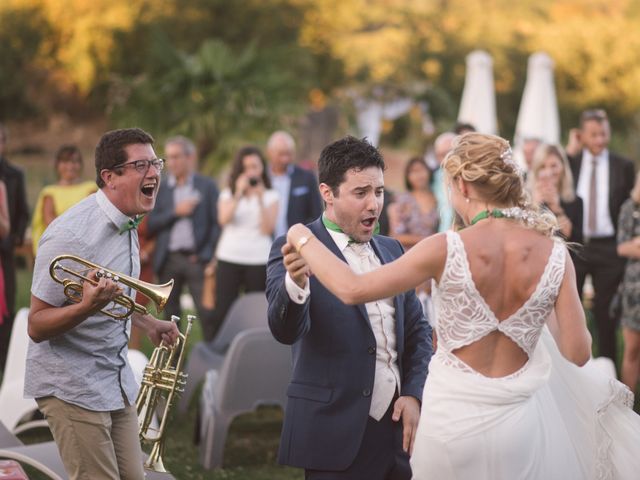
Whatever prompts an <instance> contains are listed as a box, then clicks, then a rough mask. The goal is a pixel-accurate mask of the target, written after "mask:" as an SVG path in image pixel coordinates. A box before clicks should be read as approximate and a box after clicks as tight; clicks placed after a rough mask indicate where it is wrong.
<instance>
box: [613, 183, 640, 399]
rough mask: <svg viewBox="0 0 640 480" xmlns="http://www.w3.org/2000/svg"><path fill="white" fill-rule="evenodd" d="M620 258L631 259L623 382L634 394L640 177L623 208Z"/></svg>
mask: <svg viewBox="0 0 640 480" xmlns="http://www.w3.org/2000/svg"><path fill="white" fill-rule="evenodd" d="M618 255H620V256H621V257H626V258H627V266H626V268H625V271H624V278H623V280H622V285H620V290H619V292H620V294H621V296H622V298H621V299H622V315H621V319H620V323H621V324H622V337H623V338H624V354H623V357H622V371H621V380H622V381H623V382H624V383H625V384H626V385H627V386H628V387H629V388H630V389H631V390H632V391H634V390H635V389H636V386H637V384H638V379H639V378H640V174H638V176H637V177H636V183H635V186H634V187H633V190H631V198H629V200H627V201H626V202H625V203H623V204H622V208H621V209H620V216H619V217H618Z"/></svg>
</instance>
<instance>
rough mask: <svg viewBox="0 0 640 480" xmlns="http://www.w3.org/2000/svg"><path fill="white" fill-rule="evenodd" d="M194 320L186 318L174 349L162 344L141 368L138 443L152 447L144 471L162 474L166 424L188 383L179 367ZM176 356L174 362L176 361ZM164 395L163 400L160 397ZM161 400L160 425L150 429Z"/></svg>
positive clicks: (137, 402) (163, 470)
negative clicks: (177, 397) (183, 329)
mask: <svg viewBox="0 0 640 480" xmlns="http://www.w3.org/2000/svg"><path fill="white" fill-rule="evenodd" d="M194 319H195V316H193V315H187V328H186V330H185V332H184V334H182V333H179V334H178V340H177V341H176V343H175V345H173V346H168V345H165V344H164V342H162V343H161V344H160V346H159V347H156V349H155V350H154V351H153V353H152V354H151V359H150V360H149V363H148V364H147V366H146V367H145V368H144V373H143V375H142V385H141V387H140V393H138V398H137V399H136V409H137V411H138V422H139V424H140V441H141V442H142V443H143V444H145V443H147V444H151V445H152V447H151V453H150V454H149V458H148V459H147V461H146V462H145V464H144V468H146V469H147V470H153V471H155V472H162V473H165V472H166V470H165V468H164V462H163V460H162V456H163V454H164V447H165V440H166V433H167V432H166V428H167V422H168V420H169V411H170V408H171V406H172V404H173V402H174V400H175V398H176V396H177V395H179V394H180V393H182V392H183V391H184V388H183V387H184V386H185V384H186V383H187V382H186V379H187V375H186V374H185V373H184V372H182V364H183V362H184V356H185V351H186V349H185V346H186V344H187V339H188V338H189V333H190V332H191V325H192V324H193V320H194ZM178 320H179V317H176V316H173V317H171V321H172V322H177V321H178ZM176 352H178V353H177V358H176ZM163 394H166V398H164V397H163ZM163 398H164V406H163V407H162V415H161V416H160V425H159V426H158V427H154V426H152V422H153V420H154V415H155V412H156V410H157V408H158V406H159V402H160V400H161V399H163Z"/></svg>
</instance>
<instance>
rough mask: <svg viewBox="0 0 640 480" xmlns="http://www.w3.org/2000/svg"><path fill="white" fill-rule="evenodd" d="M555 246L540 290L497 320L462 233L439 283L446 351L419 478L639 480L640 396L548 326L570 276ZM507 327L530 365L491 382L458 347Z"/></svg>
mask: <svg viewBox="0 0 640 480" xmlns="http://www.w3.org/2000/svg"><path fill="white" fill-rule="evenodd" d="M565 255H566V247H565V246H564V245H563V244H561V243H559V242H558V243H556V244H555V245H554V247H553V250H552V253H551V255H550V257H549V260H548V263H547V265H546V267H545V270H544V273H543V274H542V277H541V278H540V281H539V283H538V286H537V288H536V290H535V292H534V293H533V295H532V296H531V297H530V298H529V300H527V302H525V304H524V305H523V306H522V307H521V308H520V309H518V311H516V313H514V314H513V315H511V316H510V317H509V318H507V319H505V320H502V321H498V319H497V318H496V317H495V315H494V314H493V312H492V311H491V310H490V308H489V307H488V305H487V304H486V302H485V301H484V299H483V298H482V297H481V296H480V294H479V292H478V291H477V289H476V287H475V285H474V283H473V279H472V278H471V273H470V270H469V264H468V260H467V257H466V252H465V250H464V244H463V242H462V240H461V238H460V236H459V235H458V234H457V233H454V232H448V233H447V261H446V265H445V269H444V272H443V274H442V278H441V279H440V282H439V284H438V285H436V286H434V290H433V291H434V295H433V297H434V306H435V311H436V315H437V322H438V323H437V331H438V350H437V352H436V354H435V355H434V356H433V358H432V360H431V363H430V364H429V375H428V377H427V382H426V384H425V389H424V395H423V404H422V412H421V416H420V423H419V426H418V431H417V434H416V442H415V446H414V451H413V455H412V457H411V466H412V469H413V475H414V479H415V480H433V479H438V480H453V479H456V480H458V479H459V480H464V479H473V480H514V479H522V480H525V479H526V480H554V479H558V480H593V479H597V480H632V479H636V478H640V417H639V416H638V415H636V414H635V413H634V412H633V411H632V410H631V405H632V402H633V395H632V393H631V392H630V391H629V389H628V388H627V387H626V386H624V385H623V384H621V383H620V382H618V381H617V380H615V379H612V378H609V377H606V376H605V375H603V374H602V373H601V371H600V370H599V369H598V368H596V367H595V366H594V365H591V363H590V362H589V363H587V365H585V366H584V367H582V368H580V367H577V366H576V365H574V364H572V363H570V362H568V361H567V360H566V359H564V357H563V356H562V355H561V353H560V352H559V350H558V348H557V346H556V344H555V341H554V339H553V337H552V336H551V333H550V332H549V329H548V328H547V327H546V325H545V322H546V319H547V318H548V316H549V314H550V312H551V311H552V310H553V308H554V305H555V300H556V298H557V295H558V290H559V288H560V284H561V282H562V278H563V276H564V264H565ZM495 330H498V331H500V332H502V333H503V334H504V335H506V336H508V337H509V338H510V339H511V340H513V341H514V342H515V343H517V344H518V345H519V346H520V347H521V348H522V349H523V350H524V351H525V352H526V353H527V354H528V355H529V360H528V362H527V363H526V364H525V365H524V366H523V367H522V368H521V369H520V370H518V371H517V372H515V373H513V374H511V375H508V376H506V377H502V378H489V377H486V376H483V375H482V374H480V373H478V372H476V371H475V370H473V369H472V368H471V367H470V366H468V365H466V364H465V363H463V362H462V361H461V360H460V359H458V358H457V357H456V356H455V355H454V354H453V353H452V352H453V351H455V350H456V349H458V348H460V347H462V346H464V345H468V344H470V343H473V342H475V341H477V340H479V339H480V338H482V337H484V336H485V335H487V334H488V333H490V332H493V331H495Z"/></svg>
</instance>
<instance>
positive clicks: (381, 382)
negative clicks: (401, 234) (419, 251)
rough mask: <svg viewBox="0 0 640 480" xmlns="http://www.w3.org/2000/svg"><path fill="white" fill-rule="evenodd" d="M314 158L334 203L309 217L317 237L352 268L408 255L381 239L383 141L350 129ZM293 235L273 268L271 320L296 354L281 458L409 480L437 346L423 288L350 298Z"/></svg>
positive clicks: (326, 471)
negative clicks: (317, 268)
mask: <svg viewBox="0 0 640 480" xmlns="http://www.w3.org/2000/svg"><path fill="white" fill-rule="evenodd" d="M318 165H319V174H320V182H321V184H320V189H321V192H322V198H323V200H324V201H325V202H326V211H325V213H324V214H323V215H322V216H321V217H320V218H318V219H316V220H315V221H314V222H312V223H311V224H309V228H310V229H311V230H312V231H313V233H314V235H315V236H316V237H317V238H318V239H319V240H320V241H321V242H323V243H324V244H325V245H326V246H327V247H329V248H330V249H331V250H332V251H333V252H334V253H335V254H336V255H337V256H338V257H339V258H341V259H342V260H343V261H345V262H347V263H348V264H349V265H350V266H351V268H353V269H354V270H356V271H368V270H372V269H374V268H377V267H378V266H380V265H381V264H384V263H387V262H390V261H393V260H394V259H396V258H398V257H399V256H400V255H402V253H403V251H402V247H401V246H400V244H399V243H398V242H397V241H396V240H393V239H391V238H388V237H383V236H379V235H374V232H375V226H376V220H377V218H378V216H379V214H380V211H381V209H382V203H383V196H384V193H383V192H384V184H383V174H382V172H383V170H384V161H383V159H382V156H381V155H380V153H379V152H378V151H377V150H376V148H375V147H373V146H372V145H370V144H369V143H367V142H366V141H363V140H358V139H355V138H353V137H347V138H345V139H342V140H339V141H337V142H335V143H333V144H331V145H329V146H328V147H326V148H325V149H324V150H323V152H322V154H321V156H320V160H319V164H318ZM285 241H286V240H285V237H280V238H278V239H277V240H276V241H275V243H274V245H273V247H272V250H271V255H270V258H269V264H268V266H267V298H268V301H269V310H268V318H269V327H270V328H271V332H272V333H273V336H274V337H275V338H276V339H277V340H278V341H280V342H282V343H285V344H290V345H292V353H293V376H292V379H291V383H290V384H289V387H288V389H287V396H288V401H287V407H286V411H285V417H284V425H283V430H282V437H281V442H280V452H279V461H280V463H282V464H287V465H292V466H296V467H301V468H304V469H305V478H306V479H317V480H319V479H323V480H329V479H331V480H333V479H341V480H347V479H353V480H356V479H367V480H392V479H393V480H396V479H397V480H405V479H406V480H408V479H410V478H411V469H410V467H409V462H408V459H409V452H410V451H411V448H412V443H413V438H414V435H415V428H416V427H417V422H418V418H419V408H420V407H419V402H420V401H421V398H422V390H423V388H424V383H425V380H426V375H427V368H428V362H429V359H430V358H431V353H432V345H431V329H430V328H429V325H428V323H427V322H426V320H425V317H424V314H423V312H422V308H421V306H420V303H419V301H418V299H417V297H416V295H415V292H414V291H409V292H405V293H404V294H402V295H398V296H396V297H394V298H389V299H385V300H381V301H377V302H371V303H368V304H366V305H355V306H348V305H345V304H343V303H342V302H341V301H340V300H339V299H338V298H337V297H335V296H334V295H333V294H331V293H330V292H329V291H328V290H327V289H326V288H325V287H324V286H323V285H322V284H321V283H320V282H318V281H317V280H316V279H315V278H314V277H313V276H310V277H309V275H308V274H309V272H308V271H307V269H306V264H305V263H304V260H303V259H302V257H300V255H298V254H297V253H295V252H293V251H291V250H290V249H288V248H287V247H288V246H287V245H285ZM283 245H284V247H283ZM362 254H364V255H366V258H363V257H362V256H361V255H362Z"/></svg>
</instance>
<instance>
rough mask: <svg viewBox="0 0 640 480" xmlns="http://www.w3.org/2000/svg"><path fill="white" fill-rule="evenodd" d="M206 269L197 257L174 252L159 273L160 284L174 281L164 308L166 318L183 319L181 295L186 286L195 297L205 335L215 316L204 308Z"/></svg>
mask: <svg viewBox="0 0 640 480" xmlns="http://www.w3.org/2000/svg"><path fill="white" fill-rule="evenodd" d="M204 267H205V265H204V264H203V263H202V262H201V261H200V260H199V259H198V258H197V257H196V256H195V255H189V254H186V253H179V252H173V253H169V255H168V256H167V260H166V261H165V262H164V265H163V266H162V269H161V270H160V272H159V273H158V278H159V280H160V283H165V282H168V281H169V280H171V279H172V278H173V280H174V284H173V290H172V291H171V295H169V300H168V301H167V304H166V306H165V308H164V312H165V315H166V318H171V315H177V316H178V317H180V318H182V310H181V308H180V295H181V294H182V290H183V288H184V286H185V285H186V286H187V287H188V288H189V293H190V294H191V296H192V297H193V303H194V304H195V306H196V311H197V314H198V318H199V319H200V322H201V324H202V329H203V334H204V332H205V330H206V327H207V325H210V324H211V320H210V319H211V316H212V315H213V311H212V310H208V309H205V308H203V306H202V283H203V281H204Z"/></svg>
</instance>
